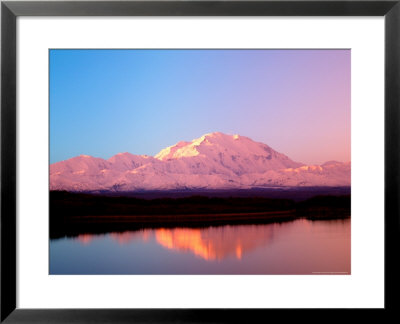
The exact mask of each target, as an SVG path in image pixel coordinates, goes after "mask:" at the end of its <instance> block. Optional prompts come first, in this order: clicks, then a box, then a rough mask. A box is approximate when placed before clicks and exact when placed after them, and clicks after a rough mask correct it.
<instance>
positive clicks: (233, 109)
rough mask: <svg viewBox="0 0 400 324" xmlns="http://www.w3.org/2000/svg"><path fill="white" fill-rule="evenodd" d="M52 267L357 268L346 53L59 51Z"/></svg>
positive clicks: (54, 58)
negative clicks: (354, 264) (353, 257)
mask: <svg viewBox="0 0 400 324" xmlns="http://www.w3.org/2000/svg"><path fill="white" fill-rule="evenodd" d="M48 55H49V57H48V59H49V157H48V159H49V274H50V275H252V274H253V275H314V276H316V275H318V276H320V275H351V50H350V49H252V48H249V49H235V48H232V49H214V48H213V49H185V48H178V49H145V48H140V49H57V48H54V49H49V54H48Z"/></svg>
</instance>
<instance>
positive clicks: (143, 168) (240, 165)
mask: <svg viewBox="0 0 400 324" xmlns="http://www.w3.org/2000/svg"><path fill="white" fill-rule="evenodd" d="M350 174H351V163H350V162H345V163H343V162H336V161H329V162H326V163H324V164H322V165H305V164H303V163H300V162H295V161H293V160H291V159H290V158H289V157H287V156H286V155H284V154H282V153H279V152H277V151H275V150H273V149H272V148H271V147H269V146H268V145H266V144H263V143H259V142H255V141H253V140H251V139H250V138H248V137H245V136H240V135H226V134H223V133H219V132H215V133H209V134H206V135H203V136H201V137H199V138H197V139H194V140H192V141H191V142H185V141H182V142H179V143H177V144H175V145H173V146H170V147H167V148H165V149H163V150H161V151H160V152H159V153H158V154H156V155H155V156H154V157H152V156H147V155H134V154H130V153H119V154H117V155H114V156H113V157H111V158H109V159H108V160H105V159H101V158H96V157H91V156H87V155H80V156H77V157H74V158H71V159H68V160H65V161H61V162H57V163H53V164H51V165H50V190H68V191H98V190H105V191H136V190H174V189H250V188H271V187H307V186H350V179H351V176H350Z"/></svg>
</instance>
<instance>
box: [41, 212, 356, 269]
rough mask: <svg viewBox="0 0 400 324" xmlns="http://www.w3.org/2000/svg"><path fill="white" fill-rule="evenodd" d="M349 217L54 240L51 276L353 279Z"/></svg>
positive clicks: (117, 233) (140, 231) (174, 229)
mask: <svg viewBox="0 0 400 324" xmlns="http://www.w3.org/2000/svg"><path fill="white" fill-rule="evenodd" d="M350 224H351V220H350V218H346V219H336V220H308V219H298V220H294V221H288V222H281V223H271V224H257V225H225V226H210V227H203V228H185V227H177V228H157V229H142V230H137V231H126V232H111V233H107V234H100V235H98V234H81V235H78V236H75V237H63V238H59V239H54V240H50V261H49V262H50V274H319V275H320V274H341V275H343V274H350V272H351V262H350V256H351V244H350V241H351V240H350V239H351V225H350Z"/></svg>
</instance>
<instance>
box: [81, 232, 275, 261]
mask: <svg viewBox="0 0 400 324" xmlns="http://www.w3.org/2000/svg"><path fill="white" fill-rule="evenodd" d="M272 233H273V226H269V227H260V226H256V225H250V226H249V225H247V226H222V227H209V228H201V229H192V228H173V229H168V228H160V229H155V230H153V229H146V230H141V231H135V232H132V231H130V232H122V233H118V232H113V233H110V234H106V235H108V236H109V237H110V238H111V239H113V240H115V241H117V242H118V243H119V244H130V243H133V242H134V241H137V240H140V241H144V242H146V241H148V240H149V239H150V238H152V239H153V240H154V241H155V242H157V243H158V244H160V245H161V246H162V247H164V248H167V249H170V250H176V251H180V252H191V253H193V254H194V255H196V256H198V257H200V258H203V259H204V260H221V259H223V258H225V257H228V256H235V257H236V258H237V259H241V258H242V254H244V253H246V252H249V251H251V250H253V249H256V248H257V247H258V246H260V245H265V244H267V243H268V241H270V239H271V238H272ZM100 237H102V235H92V234H81V235H79V236H78V237H77V238H76V239H77V240H78V241H79V242H80V243H82V244H84V245H87V244H90V243H91V242H92V241H93V240H96V239H99V238H100Z"/></svg>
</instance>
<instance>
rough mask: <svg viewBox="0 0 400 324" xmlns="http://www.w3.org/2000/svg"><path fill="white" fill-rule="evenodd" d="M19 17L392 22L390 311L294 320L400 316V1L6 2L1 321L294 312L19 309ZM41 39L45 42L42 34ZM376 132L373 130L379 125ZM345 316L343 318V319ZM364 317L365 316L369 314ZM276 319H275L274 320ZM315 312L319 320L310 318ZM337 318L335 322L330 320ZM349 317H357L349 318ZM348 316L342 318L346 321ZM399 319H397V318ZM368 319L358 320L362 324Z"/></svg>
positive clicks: (176, 319) (388, 85) (214, 318)
mask: <svg viewBox="0 0 400 324" xmlns="http://www.w3.org/2000/svg"><path fill="white" fill-rule="evenodd" d="M18 16H384V19H385V307H384V309H375V310H374V311H372V310H357V309H352V310H349V309H346V310H345V309H340V310H339V309H324V310H321V309H291V312H290V313H289V314H290V316H296V318H297V320H299V319H300V318H301V317H304V318H307V320H311V321H312V320H313V319H314V320H323V319H325V318H326V317H327V316H329V317H330V318H332V319H335V318H336V319H338V320H339V319H340V317H342V316H343V314H342V312H346V313H357V316H365V317H367V316H368V318H369V319H374V317H375V318H376V319H379V320H380V321H383V318H382V316H387V315H388V314H389V313H391V314H390V315H391V316H393V313H394V312H396V311H397V308H398V301H397V300H398V299H397V298H396V297H397V294H398V293H397V290H398V288H399V279H398V278H399V266H398V265H397V263H398V262H397V261H398V259H399V251H398V247H399V246H400V244H399V243H400V242H399V232H400V217H399V209H400V203H399V198H400V195H399V180H400V173H399V166H400V141H399V139H400V137H399V135H400V134H399V131H400V76H399V74H400V0H393V1H386V0H381V1H376V0H372V1H355V0H350V1H332V0H330V1H329V0H328V1H323V0H322V1H321V0H315V1H294V0H291V1H285V0H281V1H277V0H275V1H274V0H267V1H263V0H261V1H168V0H167V1H2V2H1V241H0V243H1V292H0V293H1V295H0V297H1V305H0V306H1V316H0V321H1V322H4V323H33V322H34V323H95V322H101V323H114V322H115V323H132V322H133V323H143V322H145V323H199V322H210V323H211V322H212V323H221V322H229V323H231V322H258V321H259V320H258V319H261V321H264V320H265V321H266V320H267V316H268V315H271V314H274V315H278V316H280V317H279V320H285V318H286V317H287V314H288V313H287V312H284V311H287V310H288V309H20V308H16V299H17V294H16V293H17V286H16V284H17V283H16V270H17V268H16V190H17V187H16V186H17V183H16V177H17V175H16V163H17V158H16V136H17V129H16V37H17V33H16V19H17V17H18ZM38 37H40V35H38ZM372 127H373V126H372ZM338 311H341V312H340V313H339V312H338ZM361 311H362V312H361ZM267 312H268V313H267ZM310 312H312V314H311V313H310ZM327 314H329V315H327ZM348 315H349V314H348ZM339 316H340V317H339ZM394 318H395V317H394ZM360 319H361V318H360V317H359V318H357V321H360Z"/></svg>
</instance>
